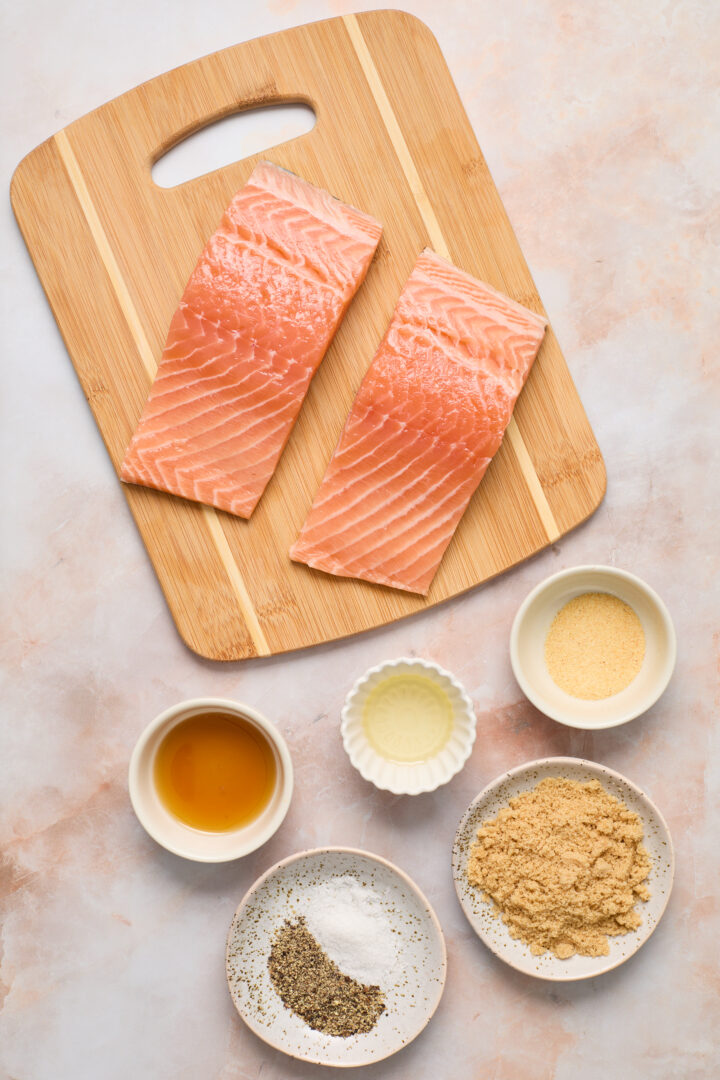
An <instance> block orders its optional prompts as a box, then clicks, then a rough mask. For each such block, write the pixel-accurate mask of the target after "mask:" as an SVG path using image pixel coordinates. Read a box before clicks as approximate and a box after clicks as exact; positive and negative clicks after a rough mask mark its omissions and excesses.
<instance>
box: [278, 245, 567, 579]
mask: <svg viewBox="0 0 720 1080" xmlns="http://www.w3.org/2000/svg"><path fill="white" fill-rule="evenodd" d="M545 325H546V324H545V320H544V319H543V318H542V317H541V316H540V315H536V314H535V313H534V312H532V311H528V310H527V309H526V308H524V307H522V306H521V305H520V304H517V303H515V301H514V300H510V299H509V298H508V297H507V296H503V295H502V293H499V292H496V291H495V289H492V288H491V287H490V286H489V285H485V284H483V283H482V282H481V281H477V280H476V279H475V278H472V277H470V275H469V274H466V273H463V271H462V270H458V269H457V268H456V267H454V266H452V265H451V264H450V263H448V262H446V261H445V260H444V259H441V258H440V257H439V256H438V255H435V254H434V252H431V251H425V252H423V254H422V255H421V256H420V258H419V259H418V261H417V263H416V264H415V268H414V269H413V272H412V274H411V275H410V277H409V278H408V281H407V283H406V285H405V288H404V289H403V291H402V294H401V296H400V299H399V300H398V303H397V307H396V308H395V313H394V315H393V318H392V322H391V323H390V326H389V328H388V331H387V334H386V335H385V338H384V340H383V341H382V343H381V345H380V348H379V349H378V351H377V353H376V355H375V358H374V360H373V362H372V364H371V365H370V369H369V370H368V372H367V374H366V376H365V378H364V380H363V382H362V385H361V386H360V389H359V391H358V393H357V396H356V398H355V401H354V403H353V406H352V409H351V411H350V415H349V417H348V419H347V423H346V424H345V428H344V430H343V433H342V435H341V437H340V441H339V443H338V445H337V447H336V449H335V453H334V455H333V457H332V460H331V461H330V464H329V465H328V468H327V472H326V473H325V477H324V479H323V481H322V484H321V486H320V489H319V490H318V492H317V495H316V496H315V500H314V502H313V504H312V507H311V508H310V512H309V514H308V517H307V520H306V521H305V524H304V525H303V527H302V531H301V532H300V536H299V538H298V540H297V541H296V543H295V544H294V545H293V547H292V548H291V550H290V556H291V558H292V559H295V561H296V562H303V563H307V565H308V566H312V567H314V568H315V569H317V570H325V571H327V572H328V573H330V574H338V575H340V576H342V577H355V578H363V579H364V580H365V581H374V582H377V583H378V584H381V585H391V586H393V587H394V588H396V589H405V590H406V591H408V592H416V593H422V594H423V595H425V594H426V593H427V591H428V588H429V587H430V582H431V581H432V579H433V576H434V574H435V571H436V570H437V568H438V566H439V565H440V560H441V559H442V556H443V553H444V551H445V549H446V547H447V546H448V544H449V542H450V539H451V538H452V535H453V532H454V531H455V527H456V526H457V523H458V522H459V520H460V518H461V517H462V515H463V512H464V510H465V508H466V506H467V504H468V502H469V501H470V497H471V495H472V494H473V492H474V491H475V489H476V487H477V486H478V484H479V483H480V481H481V480H482V478H483V476H484V474H485V470H486V469H487V467H488V465H489V464H490V461H491V459H492V457H493V455H494V454H495V453H496V452H497V450H498V448H499V446H500V443H501V441H502V437H503V434H504V432H505V428H506V427H507V425H508V423H509V421H510V417H511V416H512V411H513V407H514V405H515V402H516V400H517V397H518V394H519V393H520V391H521V390H522V387H523V384H524V382H525V379H526V378H527V375H528V372H529V371H530V367H531V365H532V362H533V360H534V359H535V357H536V355H537V351H538V349H539V347H540V342H541V341H542V339H543V335H544V333H545Z"/></svg>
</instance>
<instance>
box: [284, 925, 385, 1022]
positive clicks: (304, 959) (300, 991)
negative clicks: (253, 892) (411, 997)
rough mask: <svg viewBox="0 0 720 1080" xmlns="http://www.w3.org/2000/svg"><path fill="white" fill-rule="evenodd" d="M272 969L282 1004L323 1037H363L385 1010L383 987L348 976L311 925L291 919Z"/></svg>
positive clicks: (285, 928) (285, 927)
mask: <svg viewBox="0 0 720 1080" xmlns="http://www.w3.org/2000/svg"><path fill="white" fill-rule="evenodd" d="M268 969H269V971H270V978H271V979H272V983H273V986H274V987H275V989H276V990H277V992H278V994H279V995H280V999H281V1001H282V1003H283V1005H285V1006H286V1008H288V1009H292V1011H293V1012H294V1013H297V1015H298V1016H299V1017H300V1018H301V1019H302V1020H304V1021H305V1023H306V1024H308V1026H309V1027H311V1028H314V1030H315V1031H321V1032H322V1033H323V1034H324V1035H340V1036H342V1037H344V1038H347V1037H348V1036H349V1035H362V1034H365V1033H366V1032H368V1031H372V1029H373V1028H374V1027H375V1025H376V1024H377V1022H378V1020H379V1018H380V1016H381V1015H382V1014H383V1013H384V1011H385V1001H384V998H383V994H382V991H381V990H380V988H379V987H378V986H365V985H364V984H363V983H360V982H357V981H356V980H355V979H351V978H350V976H349V975H343V973H342V971H340V969H339V968H338V967H337V965H336V964H334V963H333V962H332V960H331V959H330V958H329V957H328V956H327V955H326V953H325V952H324V951H323V950H322V948H321V947H320V945H319V944H318V943H317V941H316V940H315V938H314V937H313V936H312V934H311V933H310V931H309V930H308V928H307V925H306V923H305V919H304V918H302V917H300V918H299V919H297V920H296V921H295V922H290V920H288V919H286V920H285V922H284V924H283V925H282V926H281V927H280V929H279V930H278V932H277V934H276V935H275V938H274V940H273V943H272V947H271V949H270V956H269V958H268Z"/></svg>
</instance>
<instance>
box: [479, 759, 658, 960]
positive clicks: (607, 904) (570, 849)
mask: <svg viewBox="0 0 720 1080" xmlns="http://www.w3.org/2000/svg"><path fill="white" fill-rule="evenodd" d="M642 839H643V826H642V822H641V820H640V818H639V817H638V816H637V814H635V813H633V811H632V810H629V809H628V808H627V806H625V804H624V803H622V802H620V801H619V800H618V799H615V798H614V797H613V796H612V795H609V794H608V792H607V791H605V789H604V788H603V787H602V785H601V784H600V783H599V782H598V781H597V780H591V781H589V783H586V784H581V783H579V782H578V781H576V780H564V779H561V778H560V777H549V778H548V779H546V780H542V781H541V782H540V783H539V784H538V785H537V787H535V788H533V790H532V791H525V792H523V793H522V794H520V795H517V796H516V797H515V798H513V799H511V800H510V803H509V805H508V806H507V807H505V808H504V809H503V810H501V811H500V812H499V813H498V815H497V817H496V818H494V819H493V820H492V821H487V822H484V823H483V825H481V827H480V828H479V829H478V832H477V840H476V841H475V843H474V844H473V846H472V848H471V850H470V857H469V860H468V869H467V874H468V879H469V880H470V882H471V884H472V885H476V886H477V887H478V888H479V889H482V891H483V893H484V894H485V896H486V897H487V898H488V899H489V900H491V901H492V902H493V904H494V906H495V914H496V915H499V916H500V917H501V918H502V921H503V922H504V923H505V924H506V926H507V928H508V930H509V932H510V936H511V937H513V938H519V939H520V940H521V941H524V942H525V943H526V944H527V945H529V946H530V951H531V952H532V953H533V954H534V955H535V956H540V955H542V953H544V952H546V951H547V950H550V951H551V952H553V953H554V954H555V956H557V957H559V958H560V959H566V958H567V957H569V956H574V955H575V953H579V954H580V955H581V956H605V955H607V954H608V952H609V951H610V948H609V944H608V937H613V936H615V935H618V934H627V933H629V932H630V931H631V930H635V929H637V927H638V926H640V924H641V922H642V917H641V915H640V914H639V913H638V912H637V911H635V910H634V909H635V904H636V903H637V901H638V900H647V899H649V896H650V893H649V891H648V888H647V886H646V885H645V884H643V882H644V881H645V879H646V878H647V876H648V875H649V873H650V858H649V856H648V853H647V851H646V850H645V848H644V847H643V845H642Z"/></svg>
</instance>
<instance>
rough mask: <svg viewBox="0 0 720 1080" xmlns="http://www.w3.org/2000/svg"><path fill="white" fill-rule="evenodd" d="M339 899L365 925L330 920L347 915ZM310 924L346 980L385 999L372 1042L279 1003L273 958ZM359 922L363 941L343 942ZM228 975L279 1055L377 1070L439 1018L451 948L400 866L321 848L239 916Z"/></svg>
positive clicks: (240, 1003) (293, 860)
mask: <svg viewBox="0 0 720 1080" xmlns="http://www.w3.org/2000/svg"><path fill="white" fill-rule="evenodd" d="M333 897H340V898H341V899H340V901H339V903H340V904H341V905H342V908H343V911H344V913H345V915H346V916H347V915H348V914H352V913H351V912H349V909H348V908H347V907H346V906H345V905H347V904H350V903H352V904H357V905H358V906H357V912H358V915H357V919H350V918H345V920H344V921H342V920H340V919H339V918H337V919H336V920H335V922H334V923H333V922H332V918H329V919H328V918H326V913H327V912H330V913H331V915H332V912H333V910H335V911H337V910H338V905H337V904H333V899H332V898H333ZM301 915H302V916H305V918H306V920H307V923H308V928H309V929H310V930H311V931H312V932H313V933H314V934H315V936H316V937H317V938H318V940H320V942H321V944H322V945H323V947H324V948H325V951H326V953H327V954H328V955H329V956H330V958H331V959H332V960H334V961H335V962H336V963H337V965H338V967H340V968H341V970H342V971H343V972H344V974H347V975H350V976H352V977H354V978H356V979H358V980H359V981H361V982H364V983H372V984H375V985H379V986H380V987H381V989H382V990H383V991H384V994H385V1002H386V1011H385V1012H384V1013H383V1014H382V1016H381V1017H380V1019H379V1020H378V1022H377V1024H376V1025H375V1027H374V1028H373V1030H372V1031H370V1032H368V1033H367V1034H363V1035H354V1036H351V1037H348V1038H343V1037H339V1036H333V1035H323V1034H321V1033H320V1032H318V1031H314V1030H313V1029H312V1028H310V1027H308V1025H307V1024H306V1023H305V1022H304V1021H303V1020H301V1019H300V1017H299V1016H297V1015H295V1013H293V1012H291V1011H290V1010H289V1009H287V1008H286V1007H285V1006H284V1005H283V1003H282V1001H281V1000H280V997H279V996H278V994H277V992H276V990H275V988H274V986H273V983H272V981H271V979H270V975H269V972H268V956H269V954H270V948H271V944H272V940H273V938H274V936H275V934H276V932H277V930H278V929H279V928H280V927H281V926H282V925H283V923H284V921H285V920H286V919H289V920H295V919H297V918H298V917H299V916H301ZM358 923H360V924H364V926H365V928H366V929H367V931H368V932H364V933H363V934H362V935H361V936H359V937H358V939H357V940H355V938H354V937H353V934H354V933H355V930H354V929H353V930H352V932H351V931H350V930H349V929H348V931H347V932H348V934H349V935H350V936H349V937H344V934H345V932H346V931H345V927H346V926H347V927H348V928H349V927H352V926H353V925H354V924H358ZM321 935H325V938H324V939H323V936H321ZM372 941H376V942H377V945H376V946H373V945H372ZM348 957H350V959H348ZM226 967H227V978H228V985H229V987H230V993H231V995H232V999H233V1002H234V1004H235V1008H236V1009H237V1011H238V1012H239V1013H240V1016H241V1017H242V1019H243V1020H244V1021H245V1023H246V1024H247V1025H248V1027H249V1028H251V1030H252V1031H254V1032H255V1034H256V1035H259V1037H260V1038H261V1039H264V1040H265V1042H267V1043H269V1044H270V1046H273V1047H275V1048H276V1049H277V1050H282V1051H284V1052H285V1053H286V1054H290V1055H291V1056H292V1057H295V1058H299V1059H301V1060H302V1061H310V1062H314V1063H315V1064H319V1065H336V1066H355V1065H368V1064H370V1063H371V1062H374V1061H381V1060H382V1059H383V1058H386V1057H389V1055H390V1054H394V1053H395V1052H396V1051H397V1050H400V1049H402V1047H403V1046H407V1044H408V1043H410V1042H412V1040H413V1039H414V1038H415V1037H416V1036H417V1035H419V1034H420V1032H421V1031H422V1030H423V1028H424V1027H425V1025H426V1024H427V1023H428V1021H429V1020H430V1017H431V1016H432V1015H433V1013H434V1012H435V1009H436V1008H437V1005H438V1002H439V1001H440V998H441V996H442V992H443V987H444V985H445V971H446V955H445V941H444V938H443V933H442V930H441V928H440V923H439V922H438V920H437V917H436V915H435V913H434V911H433V910H432V908H431V907H430V905H429V903H428V902H427V900H426V899H425V897H424V896H423V894H422V893H421V892H420V890H419V889H418V888H417V886H416V885H415V884H414V883H413V882H412V881H411V880H410V878H409V877H408V876H407V875H406V874H404V873H403V872H402V871H401V870H399V869H398V868H397V867H396V866H393V865H392V863H389V862H386V861H385V859H381V858H379V857H378V856H377V855H371V854H369V853H368V852H366V851H356V850H354V849H352V848H319V849H317V850H314V851H304V852H301V853H299V854H297V855H292V856H291V857H290V858H288V859H284V860H283V861H282V862H279V863H277V864H276V865H275V866H273V867H271V868H270V870H268V871H267V873H265V874H263V876H262V877H261V878H259V879H258V881H256V882H255V884H254V885H253V886H252V888H251V889H250V890H249V892H248V893H247V895H246V896H245V897H244V899H243V901H242V903H241V904H240V907H239V908H238V909H237V911H236V912H235V917H234V919H233V921H232V925H231V927H230V932H229V934H228V943H227V954H226Z"/></svg>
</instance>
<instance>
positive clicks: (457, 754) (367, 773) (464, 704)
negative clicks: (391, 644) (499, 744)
mask: <svg viewBox="0 0 720 1080" xmlns="http://www.w3.org/2000/svg"><path fill="white" fill-rule="evenodd" d="M411 674H414V675H423V676H425V677H426V678H428V679H430V680H431V681H432V682H434V683H436V685H438V686H440V687H441V688H442V689H443V690H444V691H445V693H446V694H447V696H448V699H449V701H450V704H451V706H452V711H453V726H452V730H451V732H450V737H449V738H448V740H447V742H446V743H445V745H444V746H443V747H442V749H441V750H439V751H438V753H437V754H435V755H434V756H433V757H432V758H430V759H428V760H427V761H423V762H412V763H407V764H405V763H399V762H394V761H389V760H388V759H387V758H384V757H382V756H381V755H380V754H378V752H377V751H376V750H374V749H373V747H372V746H371V745H370V743H369V742H368V739H367V736H366V734H365V730H364V727H363V710H364V708H365V702H366V701H367V698H368V695H369V694H370V693H371V691H372V690H374V688H375V687H376V686H378V684H379V683H381V682H383V681H384V680H385V679H387V678H388V677H390V676H392V675H411ZM340 730H341V733H342V740H343V746H344V747H345V751H346V753H347V755H348V757H349V758H350V761H351V762H352V764H353V765H354V766H355V768H356V769H357V771H358V772H359V773H360V775H361V776H362V777H363V778H364V779H365V780H368V781H370V783H372V784H374V785H375V787H378V788H380V789H381V790H383V791H391V792H392V793H393V794H394V795H419V794H421V793H422V792H425V791H434V790H435V789H436V788H438V787H440V786H441V785H442V784H447V782H448V781H449V780H451V779H452V778H453V776H455V775H456V774H457V773H459V772H460V770H461V769H462V767H463V765H464V764H465V762H466V761H467V759H468V758H469V757H470V753H471V751H472V748H473V744H474V742H475V712H474V710H473V706H472V702H471V701H470V698H469V697H468V695H467V694H466V693H465V690H464V689H463V687H462V686H461V685H460V683H459V682H458V681H457V679H456V678H455V677H454V676H453V675H451V674H450V672H449V671H446V670H445V669H444V668H441V667H439V665H438V664H433V663H432V661H430V660H418V659H415V658H411V657H401V658H400V659H399V660H387V661H386V662H385V663H383V664H378V665H377V666H376V667H373V668H370V670H369V671H366V672H365V674H364V675H363V676H362V678H360V679H358V680H357V682H356V683H355V685H354V686H353V688H352V690H351V691H350V693H349V694H348V696H347V699H346V701H345V706H344V708H343V711H342V723H341V728H340Z"/></svg>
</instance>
